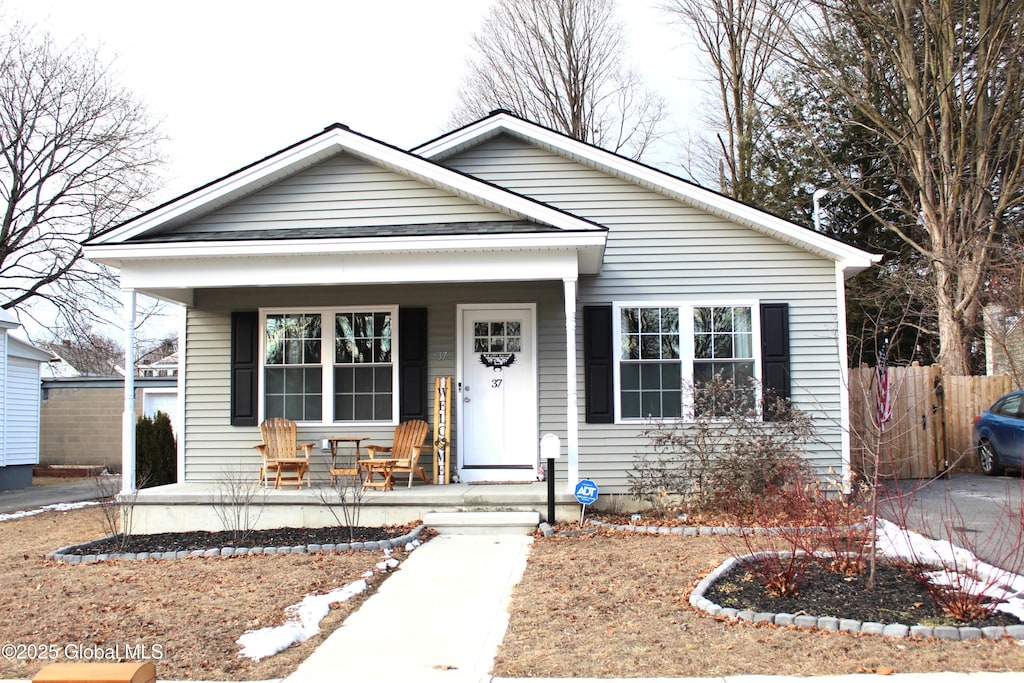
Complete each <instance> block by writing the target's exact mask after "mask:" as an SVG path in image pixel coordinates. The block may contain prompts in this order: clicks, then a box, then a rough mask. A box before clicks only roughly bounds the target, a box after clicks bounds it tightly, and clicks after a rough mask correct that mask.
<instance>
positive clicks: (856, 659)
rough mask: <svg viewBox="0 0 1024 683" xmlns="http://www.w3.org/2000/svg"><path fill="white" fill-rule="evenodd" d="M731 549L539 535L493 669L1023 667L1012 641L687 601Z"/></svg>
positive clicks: (637, 538) (686, 540)
mask: <svg viewBox="0 0 1024 683" xmlns="http://www.w3.org/2000/svg"><path fill="white" fill-rule="evenodd" d="M726 556H727V553H726V551H725V550H724V549H723V547H722V542H721V540H719V539H716V538H708V537H681V536H655V535H643V534H636V535H627V534H623V533H601V534H599V535H596V536H595V535H588V536H581V537H561V538H560V537H554V538H550V539H537V540H536V541H535V542H534V545H533V548H532V550H531V552H530V561H529V564H528V567H527V570H526V574H525V576H524V577H523V580H522V582H521V583H520V584H519V586H518V587H517V589H516V592H515V596H514V600H513V606H512V620H511V623H510V625H509V632H508V635H507V636H506V637H505V642H504V643H503V645H502V647H501V650H500V652H499V654H498V658H497V660H496V661H495V667H494V673H495V674H496V675H499V676H521V677H547V676H550V677H588V678H589V677H594V678H614V677H623V678H626V677H636V676H658V677H666V678H671V677H681V676H734V675H739V674H779V675H793V676H816V675H826V674H847V673H859V672H879V673H885V672H890V671H892V670H895V671H897V672H929V671H1022V670H1024V647H1022V646H1021V645H1019V644H1018V643H1017V642H1016V641H1013V640H1011V639H1004V640H1001V641H991V640H975V641H965V642H949V641H940V640H936V639H927V640H909V639H893V638H885V637H881V636H869V635H851V634H840V633H825V632H819V631H816V630H815V631H809V630H799V629H795V628H792V629H787V628H778V627H774V626H763V625H760V626H755V625H752V624H750V623H740V622H727V621H720V620H718V619H716V618H714V617H711V616H709V615H708V614H706V613H704V612H701V611H698V610H695V609H693V608H691V607H690V606H689V604H688V602H687V600H688V597H689V593H690V591H691V590H692V588H693V587H694V586H695V585H696V583H697V582H698V581H699V580H700V579H701V578H703V576H705V575H706V574H707V573H708V572H710V571H711V570H712V569H713V568H715V567H716V566H718V565H719V564H720V563H721V562H722V561H723V560H724V559H725V558H726Z"/></svg>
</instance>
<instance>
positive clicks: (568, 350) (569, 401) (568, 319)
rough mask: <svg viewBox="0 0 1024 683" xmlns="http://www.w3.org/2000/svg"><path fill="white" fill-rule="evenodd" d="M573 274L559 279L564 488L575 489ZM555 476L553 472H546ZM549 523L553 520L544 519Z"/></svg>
mask: <svg viewBox="0 0 1024 683" xmlns="http://www.w3.org/2000/svg"><path fill="white" fill-rule="evenodd" d="M576 284H577V283H576V278H565V280H563V281H562V291H563V295H562V296H563V300H564V301H563V303H564V308H565V388H566V390H565V433H566V465H567V467H566V492H567V493H573V492H575V491H576V484H578V483H579V480H580V417H579V396H578V393H579V390H578V388H577V385H578V383H579V377H577V367H576ZM547 476H549V477H553V476H555V472H554V471H551V472H548V473H547ZM548 522H551V523H553V520H548Z"/></svg>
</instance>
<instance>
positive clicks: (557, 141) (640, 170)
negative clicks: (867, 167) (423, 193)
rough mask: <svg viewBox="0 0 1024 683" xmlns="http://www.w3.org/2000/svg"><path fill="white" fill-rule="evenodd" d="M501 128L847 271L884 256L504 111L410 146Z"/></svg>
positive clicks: (459, 142)
mask: <svg viewBox="0 0 1024 683" xmlns="http://www.w3.org/2000/svg"><path fill="white" fill-rule="evenodd" d="M502 132H504V133H509V134H511V135H513V136H516V137H520V138H523V139H525V140H527V141H530V142H533V143H534V144H537V145H539V146H541V147H544V148H547V149H549V150H550V151H553V152H555V153H562V154H566V155H568V156H569V157H570V158H572V159H575V160H577V161H579V162H580V163H583V164H585V165H588V166H591V167H597V168H599V169H601V170H603V171H605V172H606V173H610V174H612V175H614V176H616V177H619V178H622V179H624V180H628V181H630V182H633V183H636V184H638V185H641V186H643V187H647V188H649V189H652V190H654V191H656V192H661V193H663V194H666V195H668V196H670V197H673V198H675V199H678V200H679V201H682V202H684V203H687V204H690V205H692V206H695V207H697V208H701V209H703V210H705V211H708V212H709V213H711V214H714V215H716V216H719V217H721V218H725V219H727V220H731V221H735V222H737V223H741V224H743V225H746V226H748V227H750V228H753V229H755V230H757V231H759V232H762V233H764V234H767V235H770V236H772V237H775V238H777V239H780V240H782V241H784V242H787V243H789V244H793V245H794V246H798V247H801V248H803V249H806V250H808V251H811V252H813V253H816V254H818V255H819V256H824V257H826V258H829V259H831V260H833V261H836V262H838V263H840V264H841V265H842V268H843V272H844V274H845V276H846V277H851V276H852V275H855V274H856V273H858V272H860V271H862V270H864V269H865V268H869V267H871V266H872V265H873V264H875V263H878V262H879V261H881V259H882V257H881V255H879V254H870V253H868V252H865V251H862V250H860V249H857V248H856V247H851V246H849V245H846V244H843V243H842V242H840V241H838V240H835V239H832V238H831V237H827V236H825V235H822V234H820V233H817V232H814V231H812V230H808V229H806V228H803V227H801V226H799V225H796V224H795V223H791V222H789V221H787V220H784V219H782V218H778V217H777V216H772V215H771V214H768V213H765V212H763V211H760V210H758V209H755V208H753V207H751V206H747V205H746V204H743V203H742V202H738V201H736V200H734V199H730V198H729V197H725V196H723V195H720V194H718V193H716V192H712V191H710V190H707V189H704V188H702V187H700V186H699V185H695V184H692V183H688V182H686V181H684V180H681V179H679V178H674V177H673V176H671V175H668V174H666V173H662V172H661V171H658V170H656V169H653V168H651V167H649V166H645V165H643V164H641V163H638V162H635V161H631V160H630V159H626V158H625V157H622V156H619V155H618V154H613V153H612V152H608V151H606V150H603V149H600V148H599V147H594V146H592V145H587V144H584V143H581V142H579V141H578V140H574V139H572V138H570V137H567V136H565V135H562V134H560V133H556V132H554V131H552V130H549V129H547V128H544V127H542V126H538V125H535V124H532V123H530V122H528V121H524V120H523V119H520V118H518V117H515V116H510V115H508V114H495V115H494V116H492V117H489V118H486V119H482V120H481V121H478V122H476V123H474V124H471V125H469V126H466V127H465V128H462V129H460V130H457V131H455V132H453V133H451V134H449V135H446V136H443V137H441V138H438V139H436V140H433V141H431V142H428V143H426V144H424V145H421V146H419V147H416V148H414V149H413V150H412V151H413V153H414V154H417V155H419V156H423V157H426V158H429V159H443V158H444V157H446V156H448V155H450V154H454V153H455V152H458V151H460V150H462V149H464V148H467V147H471V146H473V145H474V144H477V143H478V142H479V141H482V140H486V139H488V138H490V137H493V136H494V135H497V134H499V133H502Z"/></svg>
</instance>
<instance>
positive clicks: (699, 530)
mask: <svg viewBox="0 0 1024 683" xmlns="http://www.w3.org/2000/svg"><path fill="white" fill-rule="evenodd" d="M588 522H589V523H590V524H592V525H594V526H599V527H605V528H610V529H616V530H618V531H634V532H637V533H654V534H675V535H680V536H713V535H739V534H740V533H741V532H745V533H751V532H753V533H769V531H768V530H764V529H748V528H742V527H711V526H701V527H695V526H694V527H688V526H671V527H669V526H642V525H635V526H634V525H631V524H609V523H608V522H602V521H600V520H588ZM545 535H547V534H545ZM755 557H756V555H747V556H745V557H742V558H736V557H730V558H729V559H727V560H726V561H725V562H723V563H722V564H721V565H719V566H718V567H717V568H716V569H715V570H714V571H712V572H711V573H710V574H708V575H707V576H706V577H705V578H704V579H703V580H702V581H701V582H700V583H699V584H697V587H696V588H695V589H694V590H693V592H692V593H690V605H691V606H693V607H696V608H697V609H699V610H703V611H704V612H707V613H708V614H710V615H712V616H716V617H723V618H726V619H729V618H735V619H743V620H746V621H750V622H754V623H772V624H775V625H776V626H801V627H805V628H810V627H814V628H820V629H821V630H823V631H845V632H849V633H873V634H878V635H883V636H889V637H891V638H931V637H934V638H941V639H943V640H973V639H976V638H989V639H999V638H1003V637H1006V636H1009V637H1011V638H1014V639H1016V640H1024V624H1020V625H1016V624H1014V625H1012V626H984V627H980V628H979V627H977V626H923V625H920V624H916V625H907V624H882V623H879V622H874V621H866V622H862V621H858V620H856V619H842V618H840V617H816V616H813V615H809V614H788V613H785V612H780V613H774V612H754V611H752V610H738V609H735V608H733V607H722V606H721V605H718V604H716V603H714V602H712V601H711V600H708V599H707V598H705V597H704V593H705V592H706V591H707V590H708V589H709V588H711V586H712V585H713V584H714V583H715V581H717V580H718V579H720V578H721V577H722V576H724V575H725V574H726V573H727V572H728V571H729V570H730V569H732V568H733V567H735V566H736V565H737V564H738V563H739V562H742V561H743V560H748V559H754V558H755Z"/></svg>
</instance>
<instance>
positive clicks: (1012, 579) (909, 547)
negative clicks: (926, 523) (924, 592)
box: [876, 519, 1024, 622]
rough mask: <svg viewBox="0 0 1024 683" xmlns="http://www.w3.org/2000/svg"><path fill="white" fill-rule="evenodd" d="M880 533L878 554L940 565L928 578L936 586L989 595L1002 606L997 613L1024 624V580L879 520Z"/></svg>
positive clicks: (952, 547)
mask: <svg viewBox="0 0 1024 683" xmlns="http://www.w3.org/2000/svg"><path fill="white" fill-rule="evenodd" d="M876 533H877V534H878V551H879V552H880V553H881V554H882V555H884V556H885V557H892V558H897V559H903V560H911V561H914V562H922V563H924V564H933V565H938V566H940V567H942V569H939V570H936V571H932V572H928V573H927V574H925V577H926V578H927V579H928V580H929V581H931V582H932V583H933V584H934V585H939V586H941V585H947V586H954V587H956V588H957V589H958V590H966V591H968V592H969V593H970V594H972V595H985V596H987V597H989V598H991V599H992V600H993V601H994V602H998V603H999V604H998V605H997V606H996V610H998V611H1000V612H1006V613H1008V614H1012V615H1013V616H1015V617H1017V618H1018V619H1020V620H1021V621H1022V622H1024V577H1022V576H1019V575H1017V574H1015V573H1013V572H1011V571H1008V570H1006V569H1000V568H999V567H995V566H993V565H991V564H988V563H986V562H982V561H981V560H980V559H978V557H977V556H975V554H974V553H972V552H971V551H969V550H965V549H964V548H960V547H958V546H956V545H954V544H953V543H951V542H949V541H941V540H939V541H937V540H935V539H931V538H928V537H926V536H922V535H921V534H918V533H915V532H913V531H909V530H907V529H903V528H901V527H900V526H898V525H896V524H893V523H892V522H889V521H887V520H884V519H879V520H878V527H877V531H876Z"/></svg>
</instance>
